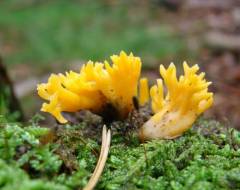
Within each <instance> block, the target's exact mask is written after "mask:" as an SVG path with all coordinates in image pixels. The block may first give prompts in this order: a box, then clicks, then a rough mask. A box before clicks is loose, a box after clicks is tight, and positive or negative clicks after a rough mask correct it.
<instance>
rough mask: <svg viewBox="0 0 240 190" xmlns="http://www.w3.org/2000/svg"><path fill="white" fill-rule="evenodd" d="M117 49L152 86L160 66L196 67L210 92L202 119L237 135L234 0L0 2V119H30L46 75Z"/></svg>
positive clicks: (239, 6) (239, 87) (239, 46)
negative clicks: (139, 66)
mask: <svg viewBox="0 0 240 190" xmlns="http://www.w3.org/2000/svg"><path fill="white" fill-rule="evenodd" d="M121 50H124V51H126V52H128V53H130V52H133V53H134V55H136V56H140V57H141V59H142V62H143V75H144V76H148V77H150V78H151V79H152V82H154V79H156V78H157V77H159V71H158V67H159V64H164V65H168V64H169V63H170V62H174V63H175V64H177V65H178V66H181V65H182V62H183V61H184V60H186V61H187V62H188V63H190V64H195V63H197V64H199V65H200V67H201V69H202V70H203V71H205V72H206V73H207V79H208V80H211V81H213V85H212V86H211V90H212V91H214V92H215V102H214V106H213V108H212V109H211V110H209V111H208V112H207V113H206V116H207V117H212V118H215V119H218V120H220V121H223V122H226V123H227V124H228V125H231V126H234V127H236V128H239V129H240V1H239V0H182V1H178V0H149V1H147V0H132V1H129V0H118V1H117V0H92V1H89V0H71V1H70V0H1V1H0V57H1V63H0V113H1V114H5V115H7V117H9V118H10V119H11V118H13V119H16V118H18V119H22V118H23V115H21V113H24V117H25V119H29V118H31V117H32V116H33V115H34V114H35V113H36V112H39V109H40V107H41V104H42V101H41V100H40V98H38V96H37V94H36V85H37V84H38V83H40V82H45V81H46V80H47V78H48V76H49V74H50V73H52V72H53V73H58V72H64V71H67V70H74V71H79V69H80V67H81V65H82V64H83V63H85V62H86V61H87V60H90V59H91V60H93V61H102V60H105V59H107V60H109V56H110V55H112V54H118V53H119V52H120V51H121ZM180 68H181V67H180ZM18 100H19V101H18ZM16 110H18V112H15V111H16ZM21 111H22V112H21ZM13 113H14V114H13ZM16 113H17V114H16ZM46 116H47V115H46Z"/></svg>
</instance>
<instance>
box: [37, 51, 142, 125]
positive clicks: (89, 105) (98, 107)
mask: <svg viewBox="0 0 240 190" xmlns="http://www.w3.org/2000/svg"><path fill="white" fill-rule="evenodd" d="M111 60H112V64H111V65H110V64H109V63H108V62H107V61H105V62H104V63H100V62H96V63H93V62H92V61H89V62H88V63H87V64H84V65H83V66H82V68H81V70H80V73H76V72H73V71H70V72H66V74H65V75H63V74H58V75H55V74H52V75H51V76H50V77H49V79H48V83H43V84H40V85H38V88H37V90H38V94H39V96H40V97H41V98H43V99H45V100H47V101H48V103H44V104H43V105H42V109H41V110H42V111H44V112H49V113H50V114H52V115H53V116H54V117H55V118H56V119H57V120H58V121H59V122H60V123H66V122H67V120H66V119H65V118H64V117H63V115H62V112H64V111H65V112H76V111H79V110H85V109H86V110H90V111H92V112H94V113H100V112H101V111H102V109H103V108H104V106H106V105H107V104H111V106H113V107H114V108H115V109H116V110H117V112H118V114H119V117H120V118H124V117H126V116H127V115H128V113H129V112H130V111H131V110H132V109H133V103H132V98H133V97H134V96H137V86H138V80H139V76H140V72H141V60H140V58H139V57H134V56H133V54H130V55H127V54H126V53H125V52H123V51H122V52H121V53H120V55H119V56H118V55H113V56H111Z"/></svg>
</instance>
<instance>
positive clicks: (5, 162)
mask: <svg viewBox="0 0 240 190" xmlns="http://www.w3.org/2000/svg"><path fill="white" fill-rule="evenodd" d="M122 125H123V123H122ZM86 127H89V123H88V124H86V123H80V124H78V125H65V126H58V128H56V129H55V130H51V131H50V130H49V129H45V128H40V127H38V126H37V124H36V122H33V123H32V124H31V125H30V126H27V127H22V126H20V125H19V124H16V123H6V122H5V123H2V124H1V130H0V189H4V190H5V189H16V187H18V189H24V190H32V189H39V190H40V189H41V190H42V189H60V190H61V189H77V188H82V187H84V186H85V185H86V183H87V181H88V180H89V177H90V176H91V174H92V172H93V170H94V167H95V164H96V162H97V158H98V154H99V150H100V144H101V143H100V142H99V141H100V139H99V140H98V139H97V140H96V139H95V140H93V139H94V138H90V137H91V136H89V137H88V138H86V135H85V134H84V128H86ZM113 131H114V130H113ZM128 138H129V137H128ZM112 139H113V140H112V145H111V149H110V154H109V157H108V160H107V164H106V167H105V169H104V173H103V175H102V176H101V178H100V181H99V183H98V185H97V187H96V189H173V190H183V189H201V190H202V189H239V188H240V177H239V176H240V151H239V145H240V143H239V142H240V133H239V132H238V131H236V130H234V129H231V128H226V127H224V126H223V125H220V124H219V123H218V122H215V121H206V120H200V121H198V122H197V123H196V124H195V126H194V128H193V129H191V130H190V131H188V132H187V133H186V134H184V136H182V137H180V138H178V139H175V140H155V141H151V142H148V143H145V144H140V143H139V141H138V138H137V137H136V135H131V140H130V141H129V139H126V137H124V136H123V135H121V132H114V134H113V137H112Z"/></svg>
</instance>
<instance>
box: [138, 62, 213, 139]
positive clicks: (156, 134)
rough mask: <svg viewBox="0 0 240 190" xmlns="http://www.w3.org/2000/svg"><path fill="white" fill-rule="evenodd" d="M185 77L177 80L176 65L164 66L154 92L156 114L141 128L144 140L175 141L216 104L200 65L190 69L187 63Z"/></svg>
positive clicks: (153, 102) (141, 136)
mask: <svg viewBox="0 0 240 190" xmlns="http://www.w3.org/2000/svg"><path fill="white" fill-rule="evenodd" d="M183 69H184V75H182V76H180V77H179V79H177V76H176V67H175V65H174V64H173V63H172V64H171V65H170V66H169V67H168V68H167V69H165V68H164V66H163V65H161V66H160V74H161V76H162V78H163V81H164V83H165V85H166V88H167V93H166V95H164V87H163V82H162V80H161V79H158V80H157V85H154V86H153V87H151V89H150V96H151V105H152V111H153V112H154V115H153V116H152V117H151V118H150V119H149V120H148V121H147V122H146V123H145V124H144V125H143V126H142V127H141V129H140V138H141V139H142V140H147V139H158V138H162V139H173V138H175V137H178V136H180V135H182V133H183V132H185V131H186V130H187V129H189V128H190V127H191V126H192V124H193V123H194V121H195V120H196V119H197V117H198V116H199V115H200V114H201V113H203V112H204V111H205V110H207V109H208V108H209V107H210V106H211V105H212V103H213V93H210V92H208V86H209V85H210V84H211V82H207V81H206V80H205V79H204V76H205V73H200V74H197V71H198V70H199V67H198V65H194V66H192V67H189V66H188V64H187V63H186V62H184V63H183Z"/></svg>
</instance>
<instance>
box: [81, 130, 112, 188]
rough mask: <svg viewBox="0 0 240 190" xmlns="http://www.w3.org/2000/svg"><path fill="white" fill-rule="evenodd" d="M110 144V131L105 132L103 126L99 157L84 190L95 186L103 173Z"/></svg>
mask: <svg viewBox="0 0 240 190" xmlns="http://www.w3.org/2000/svg"><path fill="white" fill-rule="evenodd" d="M110 142H111V131H110V130H108V131H107V129H106V126H105V125H104V126H103V132H102V146H101V153H100V156H99V159H98V163H97V166H96V168H95V170H94V172H93V174H92V176H91V178H90V180H89V181H88V184H87V185H86V186H85V187H84V190H92V189H93V188H94V187H95V186H96V184H97V182H98V180H99V178H100V176H101V174H102V172H103V169H104V166H105V163H106V161H107V157H108V152H109V148H110Z"/></svg>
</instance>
